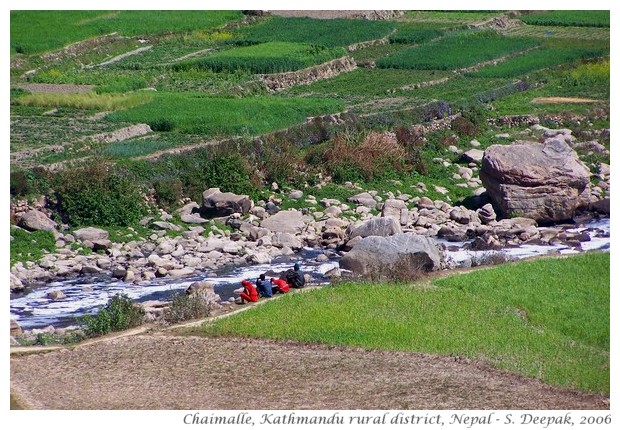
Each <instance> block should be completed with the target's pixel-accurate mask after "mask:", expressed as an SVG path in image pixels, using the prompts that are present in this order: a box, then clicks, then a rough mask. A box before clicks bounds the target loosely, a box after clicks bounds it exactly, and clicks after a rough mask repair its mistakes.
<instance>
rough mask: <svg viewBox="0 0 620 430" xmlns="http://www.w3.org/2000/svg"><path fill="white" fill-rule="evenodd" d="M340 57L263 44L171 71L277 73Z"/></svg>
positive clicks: (310, 48)
mask: <svg viewBox="0 0 620 430" xmlns="http://www.w3.org/2000/svg"><path fill="white" fill-rule="evenodd" d="M344 54H345V50H344V49H343V48H325V47H323V46H318V45H308V44H299V43H289V42H267V43H261V44H258V45H251V46H243V47H238V48H233V49H228V50H225V51H220V52H217V53H216V54H213V55H210V56H208V57H204V58H199V59H196V60H188V61H184V62H182V63H179V64H177V65H175V69H176V70H185V69H188V68H201V69H208V70H212V71H214V72H221V71H228V72H234V71H236V70H246V71H249V72H251V73H279V72H289V71H293V70H299V69H303V68H306V67H309V66H312V65H315V64H320V63H324V62H326V61H329V60H331V59H334V58H336V57H339V56H342V55H344Z"/></svg>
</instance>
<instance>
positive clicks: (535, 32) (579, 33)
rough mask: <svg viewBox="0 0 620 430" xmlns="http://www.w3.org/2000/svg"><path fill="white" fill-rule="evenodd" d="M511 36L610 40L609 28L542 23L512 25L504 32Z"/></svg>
mask: <svg viewBox="0 0 620 430" xmlns="http://www.w3.org/2000/svg"><path fill="white" fill-rule="evenodd" d="M504 34H505V35H506V36H511V37H532V38H539V39H570V41H565V42H564V43H571V42H574V41H583V40H606V41H609V28H602V27H558V26H542V25H524V26H521V27H512V28H510V29H508V30H507V31H505V32H504Z"/></svg>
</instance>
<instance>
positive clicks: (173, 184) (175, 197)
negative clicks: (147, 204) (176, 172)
mask: <svg viewBox="0 0 620 430" xmlns="http://www.w3.org/2000/svg"><path fill="white" fill-rule="evenodd" d="M153 188H155V200H156V201H157V205H158V206H159V207H162V208H164V209H169V208H175V207H176V206H177V205H178V204H179V201H180V200H181V199H182V198H183V183H182V182H181V181H179V180H178V179H169V180H161V181H156V182H154V183H153Z"/></svg>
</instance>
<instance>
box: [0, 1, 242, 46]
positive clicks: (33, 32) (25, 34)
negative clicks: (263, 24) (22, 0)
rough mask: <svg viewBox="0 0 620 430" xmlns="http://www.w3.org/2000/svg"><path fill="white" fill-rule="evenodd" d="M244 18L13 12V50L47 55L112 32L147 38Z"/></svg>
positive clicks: (235, 14) (151, 13) (233, 13)
mask: <svg viewBox="0 0 620 430" xmlns="http://www.w3.org/2000/svg"><path fill="white" fill-rule="evenodd" d="M241 16H242V15H241V13H240V12H239V11H167V12H166V13H162V12H161V11H134V10H126V11H58V10H57V11H12V12H11V50H12V51H14V52H22V53H27V54H31V53H37V52H45V51H50V50H53V49H58V48H62V47H63V46H65V45H67V44H70V43H73V42H77V41H80V40H83V39H88V38H91V37H95V36H101V35H104V34H108V33H112V32H118V33H119V34H121V35H124V36H148V35H153V34H160V33H163V32H169V31H175V32H189V31H193V30H209V29H212V28H215V27H218V26H221V25H223V24H225V23H226V22H228V21H230V20H235V19H239V18H240V17H241Z"/></svg>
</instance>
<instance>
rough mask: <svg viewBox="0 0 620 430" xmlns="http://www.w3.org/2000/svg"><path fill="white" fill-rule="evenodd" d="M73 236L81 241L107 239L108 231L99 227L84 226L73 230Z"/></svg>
mask: <svg viewBox="0 0 620 430" xmlns="http://www.w3.org/2000/svg"><path fill="white" fill-rule="evenodd" d="M73 236H74V237H75V238H76V239H77V240H81V241H85V240H90V241H91V242H92V241H96V240H107V239H108V238H109V236H110V233H108V232H107V231H105V230H102V229H100V228H95V227H85V228H81V229H79V230H75V231H74V232H73Z"/></svg>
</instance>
